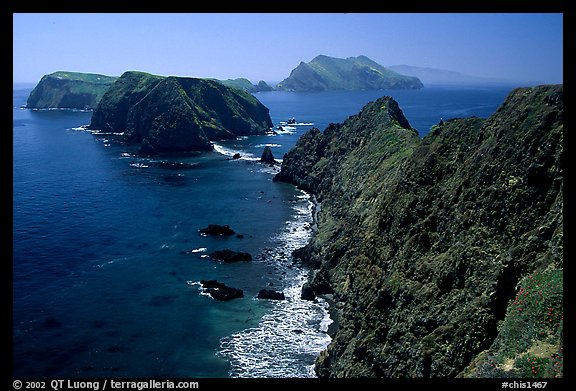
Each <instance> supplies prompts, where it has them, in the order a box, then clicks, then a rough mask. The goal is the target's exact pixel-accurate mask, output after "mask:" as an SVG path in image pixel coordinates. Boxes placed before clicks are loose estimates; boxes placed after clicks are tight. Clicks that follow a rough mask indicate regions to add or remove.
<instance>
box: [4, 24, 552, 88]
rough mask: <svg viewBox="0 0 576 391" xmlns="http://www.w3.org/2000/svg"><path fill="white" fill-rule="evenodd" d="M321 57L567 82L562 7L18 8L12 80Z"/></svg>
mask: <svg viewBox="0 0 576 391" xmlns="http://www.w3.org/2000/svg"><path fill="white" fill-rule="evenodd" d="M319 54H324V55H327V56H331V57H339V58H347V57H355V56H359V55H365V56H367V57H369V58H371V59H372V60H374V61H376V62H377V63H379V64H381V65H384V66H391V65H411V66H419V67H428V68H437V69H444V70H451V71H457V72H461V73H463V74H466V75H472V76H480V77H491V78H499V79H507V80H525V81H539V82H544V83H562V82H563V15H562V14H561V13H509V14H497V13H478V14H475V13H465V14H457V13H448V14H441V13H438V14H436V13H434V14H432V13H424V14H418V13H407V14H401V13H393V14H385V13H368V14H360V13H351V14H350V13H349V14H343V13H342V14H341V13H312V14H306V13H296V14H289V13H272V14H265V13H231V14H226V13H217V14H200V13H191V14H183V13H177V14H169V13H159V14H153V13H149V14H147V13H121V14H111V13H79V14H78V13H38V14H34V13H15V14H13V82H37V81H38V80H40V78H41V77H42V76H43V75H45V74H48V73H52V72H55V71H59V70H66V71H76V72H87V73H100V74H104V75H110V76H119V75H121V74H122V73H123V72H125V71H128V70H139V71H144V72H149V73H153V74H157V75H163V76H168V75H173V76H191V77H214V78H218V79H228V78H238V77H245V78H247V79H249V80H251V81H252V82H254V83H256V82H258V81H259V80H265V81H267V82H269V83H274V82H279V81H281V80H283V79H285V78H286V77H288V76H289V75H290V71H291V70H292V69H294V68H295V67H296V66H297V65H298V64H299V63H300V62H301V61H303V62H309V61H310V60H312V59H313V58H314V57H316V56H317V55H319Z"/></svg>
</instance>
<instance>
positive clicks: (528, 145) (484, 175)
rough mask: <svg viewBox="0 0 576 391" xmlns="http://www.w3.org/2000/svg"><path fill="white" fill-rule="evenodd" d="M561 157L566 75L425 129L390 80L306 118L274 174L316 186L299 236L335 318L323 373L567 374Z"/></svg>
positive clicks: (311, 290) (310, 288) (319, 365)
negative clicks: (338, 108)
mask: <svg viewBox="0 0 576 391" xmlns="http://www.w3.org/2000/svg"><path fill="white" fill-rule="evenodd" d="M563 159H564V156H563V86H562V85H544V86H538V87H532V88H519V89H515V90H513V91H511V92H510V94H509V95H508V97H507V98H506V100H505V101H504V103H503V104H502V105H501V106H500V107H499V108H498V109H497V110H496V112H495V113H494V114H493V115H492V116H490V117H489V118H487V119H482V118H477V117H471V118H460V119H444V120H443V121H439V123H438V124H437V125H435V126H433V127H432V128H431V129H430V132H429V133H428V134H427V135H426V136H425V137H423V138H420V137H419V136H418V133H417V132H416V131H415V130H414V129H412V127H411V126H410V123H409V122H408V120H407V119H406V118H405V116H404V114H403V113H402V110H401V109H400V107H399V105H398V103H397V102H396V101H395V100H394V99H392V98H391V97H386V96H385V97H382V98H380V99H378V100H376V101H373V102H371V103H369V104H367V105H366V106H365V107H364V108H363V109H362V110H361V111H360V112H359V113H358V114H357V115H353V116H351V117H349V118H348V119H346V120H345V121H344V122H343V123H341V124H331V125H329V126H328V127H327V128H326V129H325V130H324V131H323V132H321V131H320V130H319V129H315V128H312V129H311V130H309V131H308V132H307V133H306V134H304V135H303V136H302V137H301V138H300V139H299V140H298V142H297V144H296V146H295V147H294V148H293V149H292V150H291V151H290V152H288V153H287V154H286V155H285V156H284V158H283V163H282V167H281V171H280V173H279V174H277V176H276V177H275V179H276V180H280V181H285V182H289V183H293V184H295V185H297V186H298V187H300V188H302V189H305V190H307V191H309V192H311V193H312V194H313V195H314V196H315V197H316V199H317V202H318V206H317V207H316V213H315V215H316V216H317V218H316V220H317V231H316V232H315V233H314V235H313V236H312V238H311V240H310V242H309V244H308V245H307V246H305V247H304V248H303V249H300V250H297V252H296V253H297V255H298V259H299V260H300V261H301V262H304V263H306V264H307V265H309V266H310V267H311V268H312V269H313V273H311V276H310V279H309V281H308V282H307V283H306V284H304V287H303V291H302V297H303V298H305V299H313V298H314V297H315V296H324V297H326V298H327V299H328V300H330V301H331V305H330V309H331V317H332V318H333V319H334V320H335V325H336V326H335V327H334V328H333V330H332V333H331V335H332V337H333V339H332V342H331V343H330V345H329V346H328V348H327V349H326V350H325V351H324V352H322V353H321V354H320V356H319V358H318V359H317V361H316V373H317V374H318V376H319V377H334V378H343V377H354V378H358V377H379V378H400V377H404V378H414V377H418V378H432V377H435V378H437V377H443V378H454V377H507V378H510V377H513V378H529V377H541V378H542V377H544V378H546V377H550V378H552V377H557V376H560V377H561V376H562V365H563V347H564V346H563V318H564V315H563V308H564V307H563V275H564V274H563V260H564V257H563V205H564V203H563V188H564V180H563V167H565V165H564V164H565V163H563ZM295 255H296V254H295Z"/></svg>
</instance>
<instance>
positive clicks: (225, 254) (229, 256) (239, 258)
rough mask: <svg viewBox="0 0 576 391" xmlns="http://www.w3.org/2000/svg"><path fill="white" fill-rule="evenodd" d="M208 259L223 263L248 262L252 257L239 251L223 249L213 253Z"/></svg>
mask: <svg viewBox="0 0 576 391" xmlns="http://www.w3.org/2000/svg"><path fill="white" fill-rule="evenodd" d="M210 258H212V259H216V260H218V261H222V262H224V263H233V262H250V261H251V260H252V255H250V254H249V253H245V252H241V251H232V250H229V249H225V250H218V251H214V252H213V253H211V254H210Z"/></svg>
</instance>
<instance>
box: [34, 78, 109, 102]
mask: <svg viewBox="0 0 576 391" xmlns="http://www.w3.org/2000/svg"><path fill="white" fill-rule="evenodd" d="M116 79H117V77H113V76H105V75H99V74H94V73H80V72H66V71H58V72H54V73H51V74H49V75H44V76H43V77H42V79H40V81H39V82H38V84H37V85H36V87H34V89H33V90H32V92H31V93H30V96H29V97H28V101H27V103H26V107H27V108H29V109H52V108H59V109H78V110H87V109H94V108H95V107H96V106H97V105H98V102H100V99H102V96H104V93H106V91H107V90H108V88H109V87H110V86H111V85H112V84H113V83H114V82H115V81H116Z"/></svg>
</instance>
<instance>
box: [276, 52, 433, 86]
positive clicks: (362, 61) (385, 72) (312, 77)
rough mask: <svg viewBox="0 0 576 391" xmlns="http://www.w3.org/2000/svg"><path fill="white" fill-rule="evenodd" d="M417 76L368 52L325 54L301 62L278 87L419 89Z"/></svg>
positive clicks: (420, 84)
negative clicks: (397, 69) (372, 57)
mask: <svg viewBox="0 0 576 391" xmlns="http://www.w3.org/2000/svg"><path fill="white" fill-rule="evenodd" d="M422 87H423V85H422V83H421V82H420V80H418V78H416V77H412V76H405V75H401V74H399V73H397V72H394V71H392V70H390V69H387V68H385V67H383V66H382V65H380V64H378V63H376V62H374V61H372V60H370V59H369V58H368V57H366V56H358V57H349V58H346V59H343V58H334V57H328V56H324V55H320V56H317V57H315V58H314V59H313V60H312V61H310V62H309V63H304V62H301V63H300V65H298V66H297V67H296V68H294V69H293V70H292V72H291V73H290V76H289V77H288V78H286V79H284V80H283V81H282V82H280V83H279V84H278V85H277V86H276V89H277V90H285V91H329V90H379V89H419V88H422Z"/></svg>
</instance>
